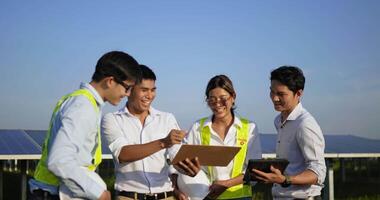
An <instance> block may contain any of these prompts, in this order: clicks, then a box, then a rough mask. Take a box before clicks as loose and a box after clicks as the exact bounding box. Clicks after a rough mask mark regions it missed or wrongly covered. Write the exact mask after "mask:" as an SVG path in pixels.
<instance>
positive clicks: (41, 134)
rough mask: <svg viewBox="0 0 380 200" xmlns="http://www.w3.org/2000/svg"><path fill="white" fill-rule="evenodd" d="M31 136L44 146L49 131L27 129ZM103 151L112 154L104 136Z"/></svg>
mask: <svg viewBox="0 0 380 200" xmlns="http://www.w3.org/2000/svg"><path fill="white" fill-rule="evenodd" d="M25 132H26V133H27V134H28V135H29V136H30V137H31V138H33V140H34V141H36V142H37V144H39V145H40V146H41V147H42V144H43V143H44V141H45V137H46V133H47V131H43V130H26V131H25ZM102 153H103V154H111V151H110V150H109V148H108V146H107V141H106V140H105V138H104V137H103V136H102Z"/></svg>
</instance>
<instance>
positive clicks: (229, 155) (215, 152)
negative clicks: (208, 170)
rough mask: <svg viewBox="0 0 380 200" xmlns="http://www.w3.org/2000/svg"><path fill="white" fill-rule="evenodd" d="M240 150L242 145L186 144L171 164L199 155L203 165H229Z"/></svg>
mask: <svg viewBox="0 0 380 200" xmlns="http://www.w3.org/2000/svg"><path fill="white" fill-rule="evenodd" d="M239 150H240V147H231V146H210V145H190V144H184V145H182V146H181V148H180V149H179V150H178V152H177V154H176V155H175V157H174V158H173V160H172V161H171V164H174V165H175V164H177V163H178V162H180V161H182V160H185V159H186V158H189V159H190V160H191V159H194V158H195V157H198V159H199V163H200V164H201V165H202V166H227V165H228V163H230V162H231V160H232V159H233V158H234V157H235V155H236V154H237V153H238V152H239Z"/></svg>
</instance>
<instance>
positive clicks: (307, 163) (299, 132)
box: [253, 66, 326, 199]
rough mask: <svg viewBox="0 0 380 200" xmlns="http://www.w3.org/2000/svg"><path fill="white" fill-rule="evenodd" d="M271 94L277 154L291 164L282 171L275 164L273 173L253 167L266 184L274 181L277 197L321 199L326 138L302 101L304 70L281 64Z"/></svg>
mask: <svg viewBox="0 0 380 200" xmlns="http://www.w3.org/2000/svg"><path fill="white" fill-rule="evenodd" d="M270 80H271V87H270V90H271V91H270V97H271V99H272V102H273V105H274V108H275V110H276V111H279V112H281V113H280V114H279V115H278V116H277V117H276V118H275V120H274V124H275V127H276V129H277V132H278V136H277V145H276V156H277V157H278V158H285V159H287V160H288V161H289V165H288V166H287V168H286V169H285V171H284V174H282V173H281V172H280V171H279V170H278V169H276V168H274V167H272V168H271V171H272V172H271V173H264V172H262V171H258V170H255V169H253V172H254V173H255V174H256V177H257V178H258V179H260V180H262V181H264V182H265V183H274V184H273V187H272V195H273V198H274V199H321V196H320V195H321V189H322V187H323V182H324V180H325V176H326V165H325V160H324V148H325V141H324V137H323V134H322V131H321V129H320V127H319V125H318V123H317V122H316V120H315V119H314V117H313V116H312V115H311V114H310V113H309V112H308V111H307V110H306V109H304V108H303V107H302V104H301V103H300V99H301V96H302V94H303V89H304V84H305V77H304V75H303V72H302V70H301V69H299V68H297V67H293V66H282V67H279V68H277V69H275V70H273V71H272V72H271V77H270Z"/></svg>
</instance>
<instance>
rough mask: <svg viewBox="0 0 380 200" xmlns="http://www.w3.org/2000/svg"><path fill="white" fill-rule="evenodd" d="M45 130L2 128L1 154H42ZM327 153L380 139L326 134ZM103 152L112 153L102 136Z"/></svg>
mask: <svg viewBox="0 0 380 200" xmlns="http://www.w3.org/2000/svg"><path fill="white" fill-rule="evenodd" d="M45 136H46V131H45V130H26V131H24V130H0V155H20V154H21V155H24V154H25V155H27V154H41V145H42V143H43V142H44V139H45ZM324 137H325V142H326V149H325V153H380V140H375V139H367V138H361V137H357V136H352V135H328V134H325V135H324ZM260 139H261V148H262V152H263V153H266V154H270V153H275V151H276V140H277V134H261V135H260ZM102 150H103V154H111V152H110V150H109V148H108V146H107V142H106V140H105V139H104V137H102Z"/></svg>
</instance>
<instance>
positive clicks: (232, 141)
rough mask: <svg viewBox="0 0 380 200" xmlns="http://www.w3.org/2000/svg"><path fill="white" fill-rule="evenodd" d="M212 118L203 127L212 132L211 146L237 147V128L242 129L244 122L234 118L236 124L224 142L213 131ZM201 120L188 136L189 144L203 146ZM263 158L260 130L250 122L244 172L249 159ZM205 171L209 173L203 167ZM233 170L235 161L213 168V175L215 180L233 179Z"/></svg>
mask: <svg viewBox="0 0 380 200" xmlns="http://www.w3.org/2000/svg"><path fill="white" fill-rule="evenodd" d="M211 119H212V116H209V117H208V118H207V119H206V121H205V122H204V125H203V126H209V127H210V131H211V138H210V145H219V146H236V134H237V129H236V128H237V127H242V122H241V121H240V119H239V118H238V117H234V122H233V124H232V126H231V127H230V129H229V130H228V132H227V135H226V137H225V138H224V141H223V140H222V139H221V138H220V137H219V135H218V134H217V133H216V132H215V131H214V130H213V129H212V126H211V125H212V121H211ZM199 122H200V120H198V121H197V122H196V123H195V124H194V125H193V126H192V127H191V129H190V131H189V133H188V135H187V143H188V144H197V145H200V144H202V141H201V133H200V127H199V126H200V123H199ZM260 158H261V144H260V134H259V132H258V128H257V126H256V124H255V123H253V122H251V121H250V122H249V134H248V148H247V154H246V158H245V162H244V165H243V171H242V173H244V172H245V169H246V167H247V165H248V160H249V159H260ZM202 168H203V170H204V171H205V172H206V173H207V172H208V170H207V167H202ZM232 168H233V160H232V161H231V162H230V163H229V164H228V165H227V166H226V167H213V170H212V171H213V174H212V177H214V179H215V180H227V179H231V178H232V177H231V174H232Z"/></svg>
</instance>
